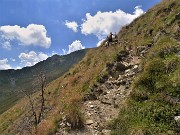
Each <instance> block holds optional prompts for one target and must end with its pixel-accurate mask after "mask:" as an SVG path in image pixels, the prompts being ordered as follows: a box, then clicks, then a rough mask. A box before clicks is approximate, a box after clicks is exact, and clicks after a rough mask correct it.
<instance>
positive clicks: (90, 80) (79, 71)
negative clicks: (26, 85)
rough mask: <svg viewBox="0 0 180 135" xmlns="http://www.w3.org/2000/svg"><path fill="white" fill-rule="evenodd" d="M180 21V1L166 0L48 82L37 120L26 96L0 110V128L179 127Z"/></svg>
mask: <svg viewBox="0 0 180 135" xmlns="http://www.w3.org/2000/svg"><path fill="white" fill-rule="evenodd" d="M179 25H180V2H179V0H164V1H162V2H161V3H159V4H158V5H156V6H155V7H153V8H152V9H150V10H149V11H147V13H146V14H144V15H142V16H141V17H139V18H137V19H136V20H134V21H133V22H132V23H131V24H130V25H128V26H126V27H124V28H122V30H121V31H120V32H119V33H118V42H115V43H113V44H111V45H110V46H109V47H108V48H106V47H104V46H103V45H104V44H103V43H102V46H100V47H98V48H94V49H91V50H89V51H88V52H87V53H86V55H85V57H84V58H83V59H82V60H81V61H80V62H79V63H77V64H76V65H75V66H74V67H73V68H71V69H70V70H69V71H68V72H66V74H65V75H63V76H62V77H60V78H57V79H56V80H54V81H52V82H51V83H49V85H48V86H47V88H46V91H45V95H46V96H45V99H46V102H45V106H46V109H45V113H44V115H43V120H42V121H41V123H40V124H39V125H38V126H37V127H34V126H33V124H32V123H33V117H32V112H31V111H30V107H29V105H28V100H27V99H26V98H24V99H22V100H21V101H20V102H18V104H16V105H15V106H13V107H12V108H11V109H9V110H8V111H6V112H4V113H3V114H2V115H0V133H1V134H3V135H4V134H8V135H9V134H38V135H46V134H57V135H58V134H59V135H61V134H70V135H71V134H72V135H73V134H79V135H83V134H85V135H86V134H87V135H88V134H96V133H97V134H110V132H111V134H115V135H130V134H132V135H139V134H140V135H150V134H172V135H175V134H178V133H179V125H178V123H177V122H178V121H175V119H174V118H175V116H180V104H179V98H180V93H179V89H180V81H179V77H180V75H179V72H180V57H179V52H180V43H179V42H180V36H179V33H180V26H179ZM33 96H34V98H36V97H38V96H39V93H38V92H37V93H35V94H34V95H33ZM36 103H37V104H38V103H39V102H38V101H37V102H36ZM119 110H120V113H119V115H118V114H117V112H118V111H119ZM115 116H117V118H116V119H114V120H113V121H110V120H112V118H114V117H115ZM36 129H37V130H36Z"/></svg>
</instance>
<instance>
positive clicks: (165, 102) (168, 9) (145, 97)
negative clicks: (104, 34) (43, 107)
mask: <svg viewBox="0 0 180 135" xmlns="http://www.w3.org/2000/svg"><path fill="white" fill-rule="evenodd" d="M179 13H180V1H179V0H164V1H163V2H161V3H160V4H158V5H156V6H155V7H153V8H152V9H150V10H149V11H148V12H147V13H146V14H145V15H143V16H142V17H140V18H138V19H136V20H135V21H134V22H133V23H132V24H131V25H129V26H128V27H126V29H125V28H124V29H123V30H122V33H121V37H122V38H125V39H126V40H127V41H128V42H129V43H131V44H133V45H138V46H139V45H147V44H148V43H153V46H152V48H151V49H150V50H149V52H148V54H146V56H145V58H144V59H143V61H142V68H143V71H142V72H141V73H140V74H139V75H138V76H137V78H136V80H135V81H134V84H133V91H132V93H131V97H130V98H129V99H128V101H127V103H126V105H125V106H124V107H123V108H122V109H121V111H120V113H119V117H118V118H117V119H116V120H114V122H113V123H112V125H111V126H112V129H113V132H112V134H114V135H119V134H123V135H126V134H127V135H129V134H145V135H146V134H147V135H150V134H176V133H179V132H180V131H179V128H178V127H177V124H176V122H175V120H174V116H177V115H180V104H179V103H176V100H177V99H180V80H179V79H180V78H179V77H180V74H179V73H180V57H179V56H178V52H179V51H180V43H179V41H180V35H179V33H180V31H178V30H177V28H178V27H179V25H180V15H179ZM150 30H151V31H152V33H151V34H150V35H148V34H149V31H150ZM123 31H124V33H123ZM136 32H138V34H137V35H136ZM159 33H161V35H160V36H159V37H158V34H159ZM133 34H135V35H136V36H135V35H133Z"/></svg>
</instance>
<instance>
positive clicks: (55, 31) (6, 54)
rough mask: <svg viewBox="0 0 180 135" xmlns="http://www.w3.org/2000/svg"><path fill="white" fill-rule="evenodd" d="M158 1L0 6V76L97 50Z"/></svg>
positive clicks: (1, 2) (43, 1) (19, 1)
mask: <svg viewBox="0 0 180 135" xmlns="http://www.w3.org/2000/svg"><path fill="white" fill-rule="evenodd" d="M160 1H161V0H151V1H149V0H0V70H2V69H10V68H14V69H18V68H22V67H25V66H32V65H34V64H36V63H37V62H39V61H41V60H44V59H46V58H47V57H49V56H52V55H53V54H56V53H57V54H59V55H64V54H68V53H71V52H73V51H75V50H79V49H84V48H92V47H96V46H97V45H98V43H99V42H100V41H102V40H103V39H104V38H105V37H106V35H107V34H108V33H109V32H111V31H112V32H118V31H119V30H120V28H121V27H122V26H124V25H127V24H128V23H130V22H131V21H132V20H133V19H135V18H136V17H138V16H140V15H141V14H144V13H145V12H146V11H147V10H148V9H149V8H151V7H152V6H154V5H155V4H157V3H158V2H160Z"/></svg>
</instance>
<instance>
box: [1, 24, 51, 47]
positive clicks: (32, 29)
mask: <svg viewBox="0 0 180 135" xmlns="http://www.w3.org/2000/svg"><path fill="white" fill-rule="evenodd" d="M0 37H1V38H2V39H3V40H4V41H5V42H7V41H13V40H17V41H18V42H20V45H24V46H30V45H33V46H40V47H44V48H49V47H50V45H51V38H50V37H47V30H46V28H45V27H44V26H43V25H37V24H29V25H28V26H27V27H20V26H18V25H14V26H10V25H6V26H0Z"/></svg>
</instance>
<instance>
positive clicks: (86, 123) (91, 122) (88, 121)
mask: <svg viewBox="0 0 180 135" xmlns="http://www.w3.org/2000/svg"><path fill="white" fill-rule="evenodd" d="M93 123H94V122H93V120H91V119H88V120H86V121H85V125H91V124H93Z"/></svg>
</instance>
